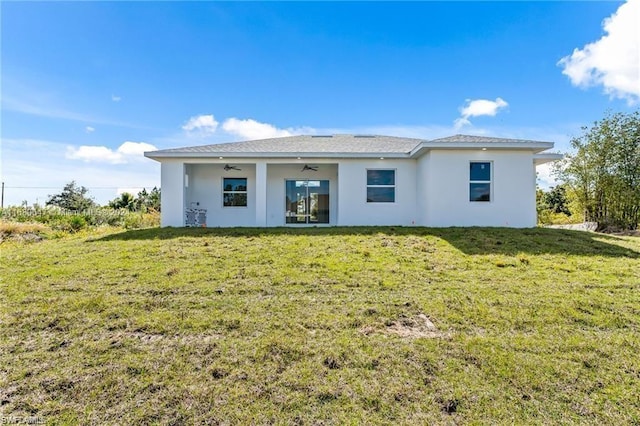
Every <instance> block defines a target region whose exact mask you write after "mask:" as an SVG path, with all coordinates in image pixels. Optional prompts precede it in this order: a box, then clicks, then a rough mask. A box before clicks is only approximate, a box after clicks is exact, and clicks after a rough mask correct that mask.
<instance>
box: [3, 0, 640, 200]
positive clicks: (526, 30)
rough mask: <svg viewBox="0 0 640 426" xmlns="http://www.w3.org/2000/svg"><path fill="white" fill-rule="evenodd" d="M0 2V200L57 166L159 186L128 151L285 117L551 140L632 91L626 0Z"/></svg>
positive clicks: (243, 134) (109, 182) (251, 128)
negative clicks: (0, 189)
mask: <svg viewBox="0 0 640 426" xmlns="http://www.w3.org/2000/svg"><path fill="white" fill-rule="evenodd" d="M0 7H1V19H2V30H1V31H2V33H1V36H2V49H1V58H2V64H1V65H2V88H1V95H2V123H1V125H2V127H1V137H2V170H1V173H2V180H3V181H4V182H5V184H6V187H7V189H6V193H5V205H7V204H19V203H20V202H22V201H23V200H26V201H27V202H28V203H29V204H31V203H34V202H36V201H38V202H40V203H43V202H44V201H45V200H46V198H47V195H48V194H53V193H56V192H59V190H60V189H61V188H62V186H63V185H64V184H65V183H66V182H69V181H71V180H76V181H77V182H78V183H79V184H81V185H84V186H87V187H89V188H90V192H91V195H93V196H94V197H95V198H96V200H97V201H98V202H100V203H105V202H106V201H107V200H109V199H113V198H114V197H115V196H116V194H117V192H118V191H122V190H126V189H129V190H130V191H132V192H137V191H138V190H139V189H140V188H141V187H153V186H154V185H158V186H159V181H160V171H159V166H158V164H157V163H155V162H154V161H152V160H149V159H145V158H144V157H143V156H142V154H141V153H142V152H143V151H144V150H149V149H154V148H169V147H177V146H186V145H200V144H208V143H217V142H228V141H235V140H243V139H253V138H260V137H271V136H283V135H288V134H297V133H377V134H389V135H397V136H411V137H419V138H426V139H428V138H434V137H441V136H448V135H452V134H456V133H465V134H478V135H493V136H501V137H519V138H528V139H541V140H551V141H554V142H556V147H557V148H558V150H559V151H566V150H567V149H568V141H569V139H570V138H571V136H575V135H577V134H579V132H580V127H581V126H583V125H588V124H590V123H592V122H593V121H594V120H597V119H599V118H601V117H602V116H603V115H604V114H605V112H606V111H607V110H611V111H631V110H634V109H636V108H637V107H638V99H639V97H640V78H639V77H638V72H639V70H638V67H639V65H638V64H639V63H640V59H639V58H638V50H640V47H639V46H640V40H639V39H640V36H639V35H638V30H637V29H636V26H637V22H638V21H640V0H630V1H629V2H496V3H492V2H470V3H467V2H450V3H439V2H409V3H386V2H376V3H368V2H355V3H326V2H313V3H297V2H286V3H245V2H238V3H214V2H185V3H179V2H132V3H128V2H95V3H94V2H64V3H63V2H47V3H45V2H37V3H32V2H2V3H1V4H0ZM608 18H609V21H606V22H608V24H607V25H605V26H604V27H603V23H605V20H606V19H608ZM634 55H635V56H634ZM563 58H565V59H563ZM540 175H541V184H542V185H548V184H549V179H548V176H547V175H548V170H543V171H541V174H540Z"/></svg>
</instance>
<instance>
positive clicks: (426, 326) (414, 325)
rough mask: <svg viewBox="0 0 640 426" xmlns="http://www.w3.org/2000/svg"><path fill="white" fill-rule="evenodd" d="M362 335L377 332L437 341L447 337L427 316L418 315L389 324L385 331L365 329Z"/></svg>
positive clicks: (362, 330)
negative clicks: (436, 339)
mask: <svg viewBox="0 0 640 426" xmlns="http://www.w3.org/2000/svg"><path fill="white" fill-rule="evenodd" d="M360 332H361V333H363V334H365V335H369V334H372V333H375V332H379V333H384V334H394V335H396V336H400V337H404V338H407V339H421V338H422V339H435V338H440V337H446V335H445V333H442V332H441V331H440V330H438V328H437V327H436V326H435V324H434V323H433V322H432V321H431V320H430V319H429V317H427V316H426V315H425V314H418V315H416V316H415V317H413V318H410V317H401V318H399V319H398V320H396V321H393V322H391V323H390V324H388V325H387V326H386V327H385V328H384V329H383V330H377V329H374V328H372V327H364V328H362V329H361V330H360Z"/></svg>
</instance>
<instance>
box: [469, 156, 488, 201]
mask: <svg viewBox="0 0 640 426" xmlns="http://www.w3.org/2000/svg"><path fill="white" fill-rule="evenodd" d="M469 201H491V163H490V162H475V161H472V162H471V163H469Z"/></svg>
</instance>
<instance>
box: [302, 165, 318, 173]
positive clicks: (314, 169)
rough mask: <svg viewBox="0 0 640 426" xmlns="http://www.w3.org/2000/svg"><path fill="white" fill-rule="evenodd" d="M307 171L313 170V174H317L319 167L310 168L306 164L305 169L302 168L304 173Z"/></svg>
mask: <svg viewBox="0 0 640 426" xmlns="http://www.w3.org/2000/svg"><path fill="white" fill-rule="evenodd" d="M307 170H311V171H312V172H317V171H318V166H310V165H308V164H305V165H304V167H303V168H302V171H303V172H306V171H307Z"/></svg>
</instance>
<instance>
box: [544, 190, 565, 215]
mask: <svg viewBox="0 0 640 426" xmlns="http://www.w3.org/2000/svg"><path fill="white" fill-rule="evenodd" d="M543 200H544V204H545V205H546V207H547V208H548V209H549V210H551V211H552V212H553V213H564V214H566V215H567V216H571V210H569V200H568V199H567V190H566V189H565V187H564V185H558V186H555V187H552V188H551V189H550V190H549V192H545V193H544V197H543Z"/></svg>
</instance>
